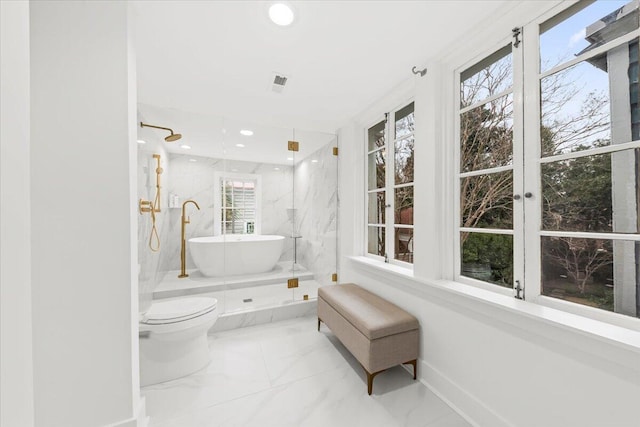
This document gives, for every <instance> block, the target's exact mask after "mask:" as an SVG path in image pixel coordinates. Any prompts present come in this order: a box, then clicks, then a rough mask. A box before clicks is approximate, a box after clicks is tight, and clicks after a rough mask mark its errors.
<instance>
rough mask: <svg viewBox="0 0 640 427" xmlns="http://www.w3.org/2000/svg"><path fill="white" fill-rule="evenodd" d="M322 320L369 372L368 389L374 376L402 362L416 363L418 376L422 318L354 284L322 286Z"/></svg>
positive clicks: (369, 389) (320, 312) (319, 299)
mask: <svg viewBox="0 0 640 427" xmlns="http://www.w3.org/2000/svg"><path fill="white" fill-rule="evenodd" d="M320 322H323V323H324V324H325V325H327V326H328V327H329V329H331V332H333V334H334V335H335V336H336V337H338V339H340V341H341V342H342V344H344V346H345V347H346V348H347V349H348V350H349V351H350V352H351V354H353V356H354V357H355V358H356V359H357V360H358V362H360V364H361V365H362V367H363V368H364V370H365V372H366V373H367V391H368V393H369V394H371V392H372V390H373V378H374V377H375V376H376V375H377V374H379V373H380V372H382V371H384V370H386V369H388V368H391V367H392V366H396V365H400V364H411V365H413V379H414V380H415V379H416V370H417V366H416V361H417V359H418V339H419V338H418V336H419V331H418V327H419V325H418V320H417V319H416V318H415V317H414V316H412V315H411V314H409V313H407V312H406V311H404V310H403V309H401V308H400V307H398V306H396V305H394V304H391V303H390V302H389V301H387V300H385V299H382V298H380V297H379V296H377V295H375V294H372V293H371V292H369V291H367V290H366V289H363V288H361V287H360V286H358V285H355V284H353V283H347V284H343V285H329V286H323V287H321V288H319V289H318V331H319V330H320Z"/></svg>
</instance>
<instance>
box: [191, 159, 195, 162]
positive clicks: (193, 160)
mask: <svg viewBox="0 0 640 427" xmlns="http://www.w3.org/2000/svg"><path fill="white" fill-rule="evenodd" d="M189 161H190V162H197V160H196V159H189Z"/></svg>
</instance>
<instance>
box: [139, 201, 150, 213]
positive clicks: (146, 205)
mask: <svg viewBox="0 0 640 427" xmlns="http://www.w3.org/2000/svg"><path fill="white" fill-rule="evenodd" d="M152 206H153V205H152V203H151V201H150V200H144V199H140V201H139V202H138V209H139V211H140V215H142V214H143V213H146V212H151V209H152Z"/></svg>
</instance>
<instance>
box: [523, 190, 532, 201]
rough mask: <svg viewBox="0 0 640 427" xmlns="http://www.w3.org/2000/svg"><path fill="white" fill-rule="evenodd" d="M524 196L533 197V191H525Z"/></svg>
mask: <svg viewBox="0 0 640 427" xmlns="http://www.w3.org/2000/svg"><path fill="white" fill-rule="evenodd" d="M524 197H526V198H527V199H530V198H532V197H533V193H531V192H529V191H527V192H526V193H524Z"/></svg>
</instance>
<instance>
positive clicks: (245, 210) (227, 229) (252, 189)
mask: <svg viewBox="0 0 640 427" xmlns="http://www.w3.org/2000/svg"><path fill="white" fill-rule="evenodd" d="M259 181H260V180H259V176H257V175H248V174H225V175H218V177H217V182H218V183H219V186H218V188H217V190H218V191H219V195H217V196H216V209H218V210H219V212H220V215H219V218H220V227H219V228H217V227H216V228H217V231H218V233H220V234H260V231H259V228H260V223H259V216H260V215H259V213H260V209H259V203H258V200H259V197H258V187H259Z"/></svg>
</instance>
